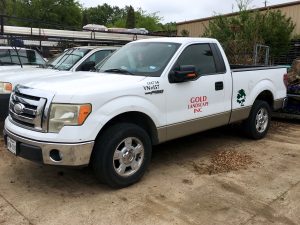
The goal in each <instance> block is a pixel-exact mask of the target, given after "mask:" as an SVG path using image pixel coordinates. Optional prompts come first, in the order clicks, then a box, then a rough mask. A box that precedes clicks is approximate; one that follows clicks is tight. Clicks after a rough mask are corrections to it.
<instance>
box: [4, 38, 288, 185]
mask: <svg viewBox="0 0 300 225" xmlns="http://www.w3.org/2000/svg"><path fill="white" fill-rule="evenodd" d="M286 72H287V69H286V68H281V67H268V68H263V67H261V68H242V69H233V70H231V68H230V65H229V64H228V61H227V58H226V55H225V54H224V52H223V50H222V47H221V45H220V44H219V43H218V41H217V40H214V39H202V38H157V39H148V40H141V41H136V42H132V43H129V44H127V45H125V46H124V47H123V48H121V49H120V50H119V51H117V52H116V53H115V54H113V55H112V56H111V57H110V58H108V59H107V60H106V61H104V62H103V63H102V66H101V67H100V69H99V71H98V73H89V74H86V73H84V72H79V73H77V74H76V76H75V75H74V76H72V75H69V76H60V77H55V78H51V77H48V78H46V79H41V80H37V81H34V82H31V83H27V84H26V85H25V86H17V87H16V88H15V90H14V92H13V93H12V96H11V99H10V106H9V109H10V115H9V117H8V118H7V119H6V121H5V128H4V137H5V142H6V143H7V148H8V150H9V151H10V152H12V153H13V154H15V155H17V156H19V157H23V158H26V159H29V160H32V161H37V162H41V163H44V164H51V165H63V166H85V165H88V164H91V165H92V167H93V168H94V171H95V174H96V175H97V177H99V179H101V180H102V181H104V182H106V183H107V184H108V185H110V186H112V187H126V186H128V185H130V184H133V183H135V182H137V181H138V180H139V179H140V178H141V177H142V175H143V174H144V173H145V171H146V168H147V167H148V165H149V162H150V158H151V151H152V146H153V145H157V144H159V143H162V142H166V141H169V140H172V139H175V138H178V137H183V136H186V135H190V134H193V133H197V132H200V131H204V130H207V129H211V128H214V127H219V126H223V125H227V124H230V123H234V122H237V121H244V122H243V126H244V130H245V133H246V134H247V135H248V136H249V137H250V138H253V139H260V138H263V137H264V136H265V135H266V133H267V131H268V129H269V126H270V120H271V117H270V116H271V111H272V110H274V109H279V108H281V107H282V105H283V103H284V99H285V97H286V86H285V83H284V78H285V75H284V74H285V73H286Z"/></svg>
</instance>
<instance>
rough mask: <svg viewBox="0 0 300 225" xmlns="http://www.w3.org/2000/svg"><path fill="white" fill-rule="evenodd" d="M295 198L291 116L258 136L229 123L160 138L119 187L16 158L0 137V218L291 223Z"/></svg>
mask: <svg viewBox="0 0 300 225" xmlns="http://www.w3.org/2000/svg"><path fill="white" fill-rule="evenodd" d="M0 126H1V125H0ZM299 202H300V123H297V122H294V123H292V122H291V121H275V122H273V123H272V126H271V129H270V133H269V135H268V136H267V137H266V138H265V139H263V140H260V141H252V140H248V139H246V138H244V137H243V136H242V135H241V134H240V131H239V129H238V127H236V126H230V127H223V128H219V129H215V130H212V131H208V132H204V133H200V134H197V135H193V136H189V137H186V138H181V139H178V140H175V141H172V142H168V143H165V144H162V145H160V146H157V147H155V148H154V153H153V159H152V163H151V165H150V168H149V170H148V171H147V173H146V175H145V176H144V178H143V179H142V180H141V181H140V182H139V183H138V184H135V185H133V186H131V187H128V188H125V189H122V190H113V189H110V188H109V187H107V186H105V185H102V184H99V183H98V182H97V180H96V179H95V177H94V176H93V174H92V171H90V169H88V168H86V169H70V168H58V167H52V166H43V165H38V164H34V163H32V162H29V161H26V160H24V159H20V158H16V157H14V156H12V155H11V154H10V153H9V152H7V151H6V150H5V149H4V147H3V142H2V141H1V142H0V224H1V225H2V224H7V225H11V224H42V225H46V224H49V225H55V224H104V225H109V224H113V225H118V224H122V225H124V224H151V225H153V224H155V225H157V224H180V225H181V224H205V225H210V224H222V225H223V224H226V225H230V224H234V225H236V224H241V225H252V224H264V225H265V224H288V225H296V224H300V217H299V213H300V203H299Z"/></svg>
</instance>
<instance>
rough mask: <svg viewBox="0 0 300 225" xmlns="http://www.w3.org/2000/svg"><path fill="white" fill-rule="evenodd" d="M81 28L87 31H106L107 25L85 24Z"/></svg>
mask: <svg viewBox="0 0 300 225" xmlns="http://www.w3.org/2000/svg"><path fill="white" fill-rule="evenodd" d="M83 30H88V31H108V29H107V27H106V26H104V25H99V24H87V25H85V26H83Z"/></svg>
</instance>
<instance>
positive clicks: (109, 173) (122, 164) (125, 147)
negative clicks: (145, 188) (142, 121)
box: [92, 123, 152, 188]
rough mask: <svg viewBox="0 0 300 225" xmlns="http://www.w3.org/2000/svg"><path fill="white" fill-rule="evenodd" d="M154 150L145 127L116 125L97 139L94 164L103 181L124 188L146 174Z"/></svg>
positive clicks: (127, 124) (128, 124) (98, 175)
mask: <svg viewBox="0 0 300 225" xmlns="http://www.w3.org/2000/svg"><path fill="white" fill-rule="evenodd" d="M151 152H152V146H151V140H150V138H149V135H148V134H147V132H146V131H145V130H144V129H142V128H141V127H139V126H137V125H135V124H130V123H121V124H116V125H113V126H112V127H110V128H108V129H107V130H105V131H104V133H103V134H102V135H101V136H100V137H99V138H98V139H97V140H96V144H95V147H94V154H93V158H92V166H93V168H94V171H95V174H96V176H97V177H98V178H99V179H100V180H101V181H103V182H105V183H107V184H108V185H109V186H111V187H115V188H123V187H126V186H129V185H131V184H133V183H136V182H137V181H138V180H139V179H140V178H141V177H142V176H143V175H144V173H145V171H146V169H147V167H148V165H149V163H150V159H151Z"/></svg>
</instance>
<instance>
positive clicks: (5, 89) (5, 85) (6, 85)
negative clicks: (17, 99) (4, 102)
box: [0, 82, 12, 94]
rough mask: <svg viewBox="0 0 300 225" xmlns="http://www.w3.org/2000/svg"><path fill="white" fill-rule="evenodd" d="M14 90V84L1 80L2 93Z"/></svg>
mask: <svg viewBox="0 0 300 225" xmlns="http://www.w3.org/2000/svg"><path fill="white" fill-rule="evenodd" d="M11 92H12V84H11V83H7V82H0V94H9V93H11Z"/></svg>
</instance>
